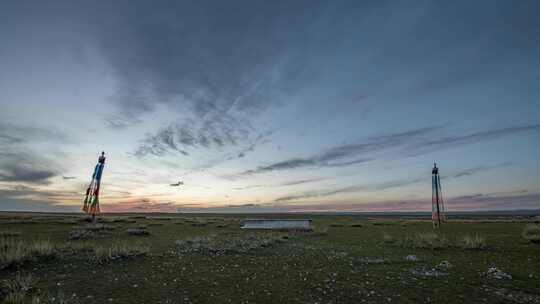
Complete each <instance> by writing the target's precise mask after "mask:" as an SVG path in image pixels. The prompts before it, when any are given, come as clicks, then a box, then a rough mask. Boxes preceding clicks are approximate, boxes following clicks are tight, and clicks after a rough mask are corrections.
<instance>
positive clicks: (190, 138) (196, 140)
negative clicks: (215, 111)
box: [135, 116, 251, 157]
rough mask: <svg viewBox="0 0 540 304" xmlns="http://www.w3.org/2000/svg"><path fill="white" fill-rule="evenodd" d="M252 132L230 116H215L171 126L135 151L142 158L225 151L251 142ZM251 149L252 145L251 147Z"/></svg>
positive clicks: (145, 141)
mask: <svg viewBox="0 0 540 304" xmlns="http://www.w3.org/2000/svg"><path fill="white" fill-rule="evenodd" d="M249 135H250V130H249V129H244V128H243V127H242V126H241V125H240V123H239V122H238V121H237V120H235V119H233V118H232V117H230V116H215V117H213V118H212V119H208V120H203V121H195V120H192V119H188V120H187V121H185V122H183V123H172V124H170V125H169V126H167V127H165V128H163V129H161V130H159V131H158V132H157V133H156V134H148V135H147V136H146V138H145V139H144V140H143V141H142V143H141V144H140V145H139V147H138V148H137V149H136V151H135V155H136V156H139V157H142V156H146V155H148V154H151V155H155V156H163V155H165V154H167V153H172V152H176V153H181V154H183V155H186V156H187V155H189V152H188V150H189V149H197V148H201V149H222V148H224V147H231V146H237V145H239V144H240V143H245V142H247V141H248V139H249ZM250 145H251V143H250Z"/></svg>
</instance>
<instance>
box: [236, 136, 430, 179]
mask: <svg viewBox="0 0 540 304" xmlns="http://www.w3.org/2000/svg"><path fill="white" fill-rule="evenodd" d="M437 129H439V127H438V126H433V127H426V128H418V129H414V130H409V131H405V132H398V133H394V134H386V135H381V136H378V137H371V138H368V139H367V140H365V141H363V142H360V143H355V144H347V145H341V146H337V147H333V148H330V149H327V150H325V151H323V152H321V153H319V154H316V155H312V156H309V157H305V158H293V159H289V160H285V161H281V162H277V163H273V164H271V165H267V166H261V167H258V168H256V169H253V170H247V171H244V172H242V173H240V174H239V176H242V175H244V176H245V175H252V174H259V173H265V172H271V171H280V170H289V169H298V168H306V167H341V166H348V165H353V164H360V163H365V162H369V161H371V160H373V158H371V157H368V156H366V154H368V153H375V152H380V151H383V150H387V149H394V148H397V147H400V146H402V145H404V144H407V143H408V142H410V141H411V140H413V139H417V138H418V137H422V136H425V135H427V134H429V133H432V132H435V131H436V130H437Z"/></svg>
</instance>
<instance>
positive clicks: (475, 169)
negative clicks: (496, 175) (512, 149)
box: [452, 162, 512, 178]
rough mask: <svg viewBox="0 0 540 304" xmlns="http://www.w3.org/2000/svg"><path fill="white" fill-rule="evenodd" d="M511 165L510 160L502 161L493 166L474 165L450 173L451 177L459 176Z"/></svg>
mask: <svg viewBox="0 0 540 304" xmlns="http://www.w3.org/2000/svg"><path fill="white" fill-rule="evenodd" d="M511 165H512V162H504V163H500V164H496V165H493V166H476V167H473V168H469V169H466V170H462V171H459V172H457V173H455V174H454V175H452V177H453V178H460V177H464V176H471V175H474V174H477V173H481V172H485V171H490V170H493V169H497V168H503V167H508V166H511Z"/></svg>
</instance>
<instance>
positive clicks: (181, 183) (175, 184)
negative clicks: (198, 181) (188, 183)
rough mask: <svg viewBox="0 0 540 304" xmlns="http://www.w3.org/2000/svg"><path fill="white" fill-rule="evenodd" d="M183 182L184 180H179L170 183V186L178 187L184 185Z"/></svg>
mask: <svg viewBox="0 0 540 304" xmlns="http://www.w3.org/2000/svg"><path fill="white" fill-rule="evenodd" d="M183 184H184V182H183V181H179V182H178V183H174V184H170V185H169V186H171V187H178V186H181V185H183Z"/></svg>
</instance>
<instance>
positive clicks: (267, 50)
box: [86, 1, 321, 127]
mask: <svg viewBox="0 0 540 304" xmlns="http://www.w3.org/2000/svg"><path fill="white" fill-rule="evenodd" d="M241 6H242V9H241V10H239V9H237V6H236V5H230V4H225V3H223V4H215V3H212V4H204V3H189V2H182V3H180V2H178V3H174V4H173V3H168V4H164V3H152V4H150V3H146V2H144V1H134V2H130V3H129V5H124V4H121V3H109V4H103V5H97V6H94V5H92V6H91V7H88V8H87V9H86V10H87V11H88V14H87V15H88V16H90V17H96V16H99V18H100V20H102V22H99V23H96V22H95V19H88V20H87V22H88V25H89V26H90V29H91V31H93V33H95V38H96V44H97V46H98V50H99V51H100V53H101V55H102V56H103V58H104V59H105V61H106V62H107V63H109V65H110V66H111V68H112V70H113V71H114V74H115V76H116V78H117V81H118V83H119V85H118V88H117V93H116V97H117V98H116V99H117V101H118V105H119V106H120V108H119V112H118V114H117V116H116V117H113V118H109V119H108V121H109V123H110V124H111V125H112V126H115V127H124V126H126V125H129V124H130V123H136V122H137V121H136V120H134V121H133V120H132V118H134V117H135V118H137V117H138V116H139V115H141V114H142V113H145V112H149V111H152V110H154V109H155V107H156V105H158V104H161V105H163V104H165V105H168V106H170V107H171V108H174V109H178V110H179V111H183V112H185V111H189V112H192V113H194V114H196V116H197V117H199V118H203V117H205V116H207V115H214V114H219V113H232V112H239V113H255V112H258V111H260V110H263V109H265V108H266V107H267V106H268V105H269V104H273V103H275V102H277V100H278V99H280V97H281V96H283V95H284V94H285V93H286V92H287V91H290V90H292V89H298V88H299V87H300V84H301V83H302V81H301V79H302V77H305V74H306V73H305V72H304V71H303V69H302V66H303V65H302V63H303V61H304V60H303V57H302V55H303V54H304V52H302V51H303V50H304V48H303V47H302V48H300V49H296V48H297V46H298V45H299V43H301V41H302V40H304V39H305V37H306V35H305V33H306V31H307V29H306V26H308V27H309V24H310V23H314V21H313V19H312V18H309V13H310V12H311V11H313V10H318V9H321V8H319V7H317V6H308V7H303V6H299V5H296V4H292V3H291V4H287V3H282V4H279V5H264V6H263V5H261V4H260V3H256V2H251V1H246V2H243V3H242V4H241ZM141 11H144V12H146V13H145V16H144V18H140V16H139V13H138V12H141ZM292 18H296V19H298V18H301V19H302V20H303V21H304V22H302V23H300V22H287V23H284V21H285V20H294V19H292ZM202 20H212V22H203V21H202ZM284 24H287V26H285V25H284ZM291 44H293V45H295V46H296V47H295V48H294V49H295V51H294V52H293V51H292V50H291V48H290V45H291ZM121 116H125V117H127V119H119V117H121Z"/></svg>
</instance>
